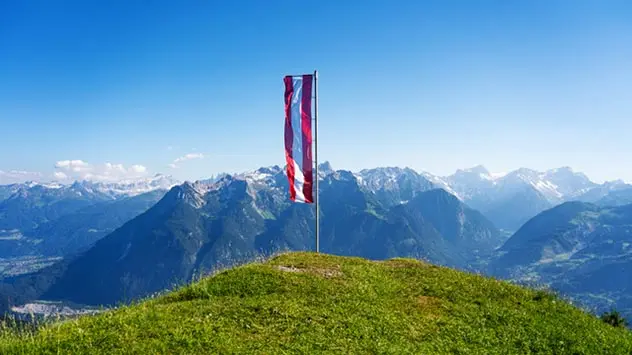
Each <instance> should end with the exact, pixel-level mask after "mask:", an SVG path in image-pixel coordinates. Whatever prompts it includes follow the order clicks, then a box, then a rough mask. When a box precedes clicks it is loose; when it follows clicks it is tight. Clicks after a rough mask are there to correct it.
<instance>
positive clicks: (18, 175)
mask: <svg viewBox="0 0 632 355" xmlns="http://www.w3.org/2000/svg"><path fill="white" fill-rule="evenodd" d="M41 178H42V173H39V172H34V171H24V170H9V171H2V170H0V185H5V184H14V183H18V182H24V181H39V180H40V179H41Z"/></svg>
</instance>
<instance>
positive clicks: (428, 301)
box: [417, 296, 439, 308]
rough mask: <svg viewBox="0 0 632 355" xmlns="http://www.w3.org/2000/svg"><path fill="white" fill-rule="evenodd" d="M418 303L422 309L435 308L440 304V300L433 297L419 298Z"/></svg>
mask: <svg viewBox="0 0 632 355" xmlns="http://www.w3.org/2000/svg"><path fill="white" fill-rule="evenodd" d="M417 303H419V305H420V306H421V307H424V308H425V307H434V306H436V305H437V304H439V299H438V298H436V297H431V296H419V297H418V298H417Z"/></svg>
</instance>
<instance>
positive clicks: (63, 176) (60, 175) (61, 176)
mask: <svg viewBox="0 0 632 355" xmlns="http://www.w3.org/2000/svg"><path fill="white" fill-rule="evenodd" d="M53 176H54V177H55V179H57V180H66V179H68V175H66V174H64V173H62V172H61V171H56V172H55V173H54V174H53Z"/></svg>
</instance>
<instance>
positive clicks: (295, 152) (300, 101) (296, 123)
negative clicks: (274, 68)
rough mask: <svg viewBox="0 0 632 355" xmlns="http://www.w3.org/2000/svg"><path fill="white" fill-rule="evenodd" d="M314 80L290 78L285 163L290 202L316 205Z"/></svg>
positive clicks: (309, 76) (299, 77)
mask: <svg viewBox="0 0 632 355" xmlns="http://www.w3.org/2000/svg"><path fill="white" fill-rule="evenodd" d="M312 79H313V75H311V74H307V75H302V76H289V75H288V76H286V77H285V78H284V79H283V82H284V83H285V161H286V163H287V178H288V181H289V183H290V200H292V201H294V202H302V203H313V202H314V196H313V190H312V186H313V180H314V177H313V174H312V171H313V167H312Z"/></svg>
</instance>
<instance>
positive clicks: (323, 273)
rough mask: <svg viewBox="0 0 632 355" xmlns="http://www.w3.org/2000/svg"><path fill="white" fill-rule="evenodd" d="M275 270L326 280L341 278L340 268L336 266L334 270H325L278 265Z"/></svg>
mask: <svg viewBox="0 0 632 355" xmlns="http://www.w3.org/2000/svg"><path fill="white" fill-rule="evenodd" d="M276 268H277V269H278V270H280V271H284V272H299V273H310V274H314V275H319V276H323V277H326V278H332V277H339V276H342V271H340V266H337V267H335V268H326V269H325V268H313V267H307V268H297V267H295V266H284V265H278V266H277V267H276Z"/></svg>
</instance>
